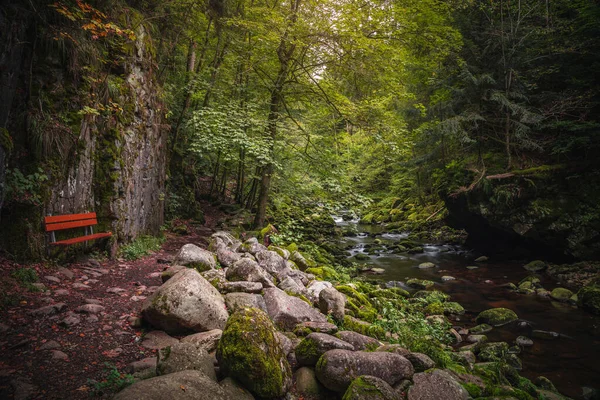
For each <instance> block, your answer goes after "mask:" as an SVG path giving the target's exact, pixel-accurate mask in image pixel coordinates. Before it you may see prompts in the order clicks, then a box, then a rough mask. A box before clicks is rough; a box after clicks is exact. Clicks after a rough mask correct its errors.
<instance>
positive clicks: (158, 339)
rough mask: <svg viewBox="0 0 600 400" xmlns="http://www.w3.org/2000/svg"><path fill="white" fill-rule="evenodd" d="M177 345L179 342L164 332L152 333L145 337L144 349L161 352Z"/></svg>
mask: <svg viewBox="0 0 600 400" xmlns="http://www.w3.org/2000/svg"><path fill="white" fill-rule="evenodd" d="M177 343H179V340H177V339H175V338H174V337H172V336H169V335H168V334H167V333H165V332H163V331H152V332H148V333H147V334H146V335H145V336H144V341H143V342H142V347H145V348H146V349H150V350H160V349H164V348H165V347H168V346H173V345H175V344H177Z"/></svg>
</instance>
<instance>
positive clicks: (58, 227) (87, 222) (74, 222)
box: [44, 212, 112, 246]
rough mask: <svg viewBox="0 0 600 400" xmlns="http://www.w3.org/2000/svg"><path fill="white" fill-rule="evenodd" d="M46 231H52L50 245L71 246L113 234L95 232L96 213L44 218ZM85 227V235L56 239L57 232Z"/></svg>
mask: <svg viewBox="0 0 600 400" xmlns="http://www.w3.org/2000/svg"><path fill="white" fill-rule="evenodd" d="M44 225H45V227H46V232H49V233H50V245H52V246H69V245H72V244H75V243H81V242H87V241H88V240H94V239H101V238H105V237H110V236H112V233H111V232H103V233H94V229H93V226H94V225H98V220H97V219H96V213H94V212H92V213H85V214H68V215H56V216H49V217H45V218H44ZM73 228H84V236H78V237H74V238H71V239H66V240H59V241H58V242H57V241H56V236H55V234H54V233H55V232H56V231H62V230H65V229H73Z"/></svg>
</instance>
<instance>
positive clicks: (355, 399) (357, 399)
mask: <svg viewBox="0 0 600 400" xmlns="http://www.w3.org/2000/svg"><path fill="white" fill-rule="evenodd" d="M399 399H400V394H399V393H397V392H396V391H395V390H394V388H392V387H391V386H390V385H389V384H388V383H387V382H386V381H384V380H382V379H379V378H376V377H374V376H368V375H364V376H359V377H358V378H356V379H355V380H353V381H352V383H351V384H350V386H349V387H348V390H346V393H345V394H344V397H343V400H399Z"/></svg>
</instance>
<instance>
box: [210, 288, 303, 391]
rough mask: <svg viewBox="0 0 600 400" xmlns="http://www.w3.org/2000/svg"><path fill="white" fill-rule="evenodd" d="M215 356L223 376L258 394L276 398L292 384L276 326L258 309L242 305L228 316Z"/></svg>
mask: <svg viewBox="0 0 600 400" xmlns="http://www.w3.org/2000/svg"><path fill="white" fill-rule="evenodd" d="M271 290H273V289H271ZM277 290H278V289H277ZM217 359H218V360H219V366H220V367H221V371H222V372H223V374H224V375H226V376H230V377H232V378H234V379H236V380H238V381H239V382H240V383H241V384H242V385H243V386H244V387H245V388H247V389H249V390H250V391H251V392H252V393H254V394H256V395H257V396H260V397H265V398H274V397H279V396H282V395H283V394H285V393H286V392H287V390H288V389H289V387H290V386H291V383H292V379H291V377H292V371H291V369H290V366H289V363H288V361H287V359H286V356H285V353H284V350H283V347H282V345H281V342H280V341H279V339H278V338H277V335H276V330H275V326H274V325H273V323H272V322H271V320H270V319H269V317H268V316H267V315H266V314H265V313H264V312H263V311H261V310H259V309H256V308H245V309H243V310H239V311H236V312H235V313H234V314H232V315H231V317H230V318H229V320H228V321H227V326H226V327H225V329H224V330H223V336H222V337H221V340H220V341H219V346H218V349H217Z"/></svg>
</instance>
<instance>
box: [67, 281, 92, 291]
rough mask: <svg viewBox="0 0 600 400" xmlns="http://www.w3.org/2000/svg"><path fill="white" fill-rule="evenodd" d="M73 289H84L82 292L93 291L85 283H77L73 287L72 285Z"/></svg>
mask: <svg viewBox="0 0 600 400" xmlns="http://www.w3.org/2000/svg"><path fill="white" fill-rule="evenodd" d="M71 287H72V288H73V289H82V290H85V289H91V287H90V286H88V285H86V284H84V283H79V282H75V283H74V284H73V285H71Z"/></svg>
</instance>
